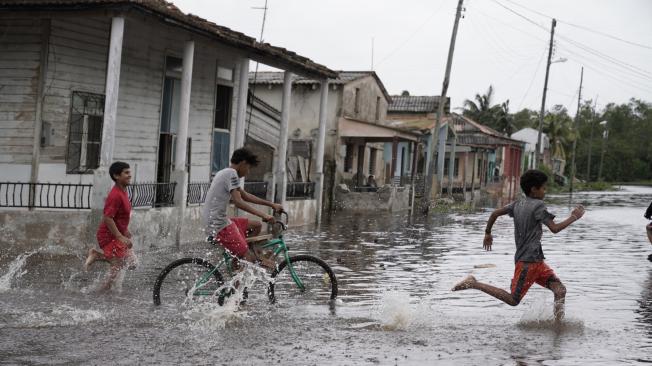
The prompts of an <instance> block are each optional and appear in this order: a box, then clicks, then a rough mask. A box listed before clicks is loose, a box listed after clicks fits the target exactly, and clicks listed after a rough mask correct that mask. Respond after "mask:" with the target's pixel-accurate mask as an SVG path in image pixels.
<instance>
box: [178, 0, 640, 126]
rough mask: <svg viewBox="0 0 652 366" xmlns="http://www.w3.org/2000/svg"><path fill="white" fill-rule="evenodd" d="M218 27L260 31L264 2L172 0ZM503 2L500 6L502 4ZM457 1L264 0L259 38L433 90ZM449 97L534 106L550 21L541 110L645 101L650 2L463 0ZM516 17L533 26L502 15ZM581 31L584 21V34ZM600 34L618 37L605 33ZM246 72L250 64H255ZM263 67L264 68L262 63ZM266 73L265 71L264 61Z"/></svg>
mask: <svg viewBox="0 0 652 366" xmlns="http://www.w3.org/2000/svg"><path fill="white" fill-rule="evenodd" d="M172 1H173V2H174V4H175V5H177V6H178V7H179V8H181V10H183V11H184V12H186V13H187V12H190V13H193V14H196V15H198V16H201V17H202V18H206V19H208V20H211V21H213V22H215V23H217V24H220V25H223V26H226V27H229V28H232V29H234V30H237V31H240V32H243V33H245V34H247V35H249V36H252V37H256V38H258V37H259V36H260V28H261V23H262V18H263V12H262V10H257V9H253V8H254V7H261V6H263V5H264V3H265V0H172ZM501 5H502V6H501ZM456 6H457V0H402V1H390V0H321V1H317V0H269V1H268V7H269V10H268V12H267V21H266V24H265V31H264V36H263V38H264V41H266V42H269V43H271V44H273V45H275V46H281V47H285V48H288V49H290V50H292V51H295V52H297V53H299V54H300V55H303V56H306V57H308V58H310V59H312V60H314V61H315V62H318V63H320V64H323V65H325V66H327V67H329V68H331V69H334V70H354V71H355V70H369V69H371V54H372V52H371V45H372V39H374V70H375V71H376V72H377V73H378V75H379V76H380V78H381V80H382V81H383V83H384V85H385V87H386V88H387V90H388V91H389V93H390V94H392V95H394V94H399V93H400V92H401V91H402V90H408V91H409V92H410V94H411V95H440V94H441V84H442V80H443V77H444V71H445V67H446V57H447V54H448V45H449V42H450V38H451V32H452V27H453V21H454V18H455V9H456ZM464 6H465V8H466V10H465V11H464V13H463V14H464V18H463V19H461V21H460V28H459V33H458V37H457V44H456V48H455V54H454V59H453V68H452V73H451V83H450V87H449V90H448V95H449V96H450V97H451V101H452V106H453V107H454V108H455V107H460V106H462V104H463V102H464V100H465V99H467V98H469V99H471V98H473V96H474V95H475V94H476V93H484V92H485V91H486V90H487V88H488V86H489V85H490V84H491V85H493V86H494V89H495V99H494V102H495V103H499V102H503V101H505V100H506V99H509V100H510V109H511V110H512V111H513V112H515V111H518V110H520V109H521V108H526V107H527V108H532V109H535V110H539V109H540V107H541V95H542V90H543V81H544V74H545V64H546V56H547V48H548V42H549V37H550V33H549V30H550V23H551V19H550V18H548V17H547V16H553V17H555V18H557V20H558V24H557V28H556V30H555V39H556V50H555V53H554V56H553V60H556V59H560V58H566V59H567V60H568V61H566V62H563V63H561V62H558V63H553V64H552V66H551V69H550V80H549V91H548V101H547V102H546V106H547V107H551V106H552V105H554V104H563V105H564V106H566V107H567V108H568V109H569V111H570V112H571V114H573V115H574V114H575V110H576V108H577V106H576V104H577V90H578V87H579V79H580V68H581V66H584V67H585V69H584V88H583V91H582V99H595V97H596V96H598V106H599V107H601V106H604V105H605V104H606V103H608V102H618V103H622V102H626V101H628V100H629V99H630V98H632V97H635V98H639V99H643V100H645V101H647V102H652V1H648V0H619V1H613V0H612V1H608V0H573V1H568V0H528V1H526V0H465V4H464ZM505 7H507V8H509V9H511V10H513V11H514V12H516V13H519V14H521V15H522V16H524V17H525V18H528V19H530V20H531V21H532V22H533V23H534V24H533V23H532V22H530V21H528V20H526V19H524V18H523V17H520V16H519V15H517V14H515V13H514V12H511V11H510V10H508V9H506V8H505ZM583 28H588V30H585V29H583ZM596 32H600V33H604V34H606V35H610V36H613V37H617V38H619V39H621V40H616V39H613V38H609V37H608V36H606V35H601V34H597V33H596ZM252 68H253V66H252ZM263 69H265V68H263V66H261V70H263ZM267 69H269V68H267Z"/></svg>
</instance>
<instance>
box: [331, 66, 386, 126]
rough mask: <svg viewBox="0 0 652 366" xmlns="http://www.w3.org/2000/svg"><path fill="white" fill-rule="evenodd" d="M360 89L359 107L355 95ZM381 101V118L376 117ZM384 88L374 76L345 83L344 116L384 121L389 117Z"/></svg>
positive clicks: (343, 97)
mask: <svg viewBox="0 0 652 366" xmlns="http://www.w3.org/2000/svg"><path fill="white" fill-rule="evenodd" d="M356 89H358V100H359V101H358V108H357V110H356V103H355V99H356V98H355V95H356ZM378 98H380V99H378ZM378 103H380V107H379V112H380V113H379V116H378V117H379V118H378V119H376V105H377V104H378ZM388 103H389V101H388V100H387V99H385V95H384V94H383V91H382V89H381V88H380V86H379V85H378V82H376V79H375V78H374V77H373V76H366V77H363V78H360V79H357V80H354V81H351V82H349V83H347V84H345V85H344V93H343V95H342V116H345V117H351V118H354V119H357V120H362V121H367V122H372V123H373V122H378V121H384V120H385V119H386V118H387V105H388Z"/></svg>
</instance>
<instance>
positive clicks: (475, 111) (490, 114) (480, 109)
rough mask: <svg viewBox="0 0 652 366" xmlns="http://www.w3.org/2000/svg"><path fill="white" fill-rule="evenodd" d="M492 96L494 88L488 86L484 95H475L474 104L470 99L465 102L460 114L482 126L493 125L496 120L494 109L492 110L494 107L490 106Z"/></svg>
mask: <svg viewBox="0 0 652 366" xmlns="http://www.w3.org/2000/svg"><path fill="white" fill-rule="evenodd" d="M493 94H494V88H493V86H491V85H489V89H487V92H486V93H485V94H483V95H480V94H476V95H475V97H474V99H475V102H474V101H472V100H470V99H467V100H465V101H464V107H463V111H462V114H463V115H464V116H466V117H469V118H471V119H472V120H474V121H476V122H480V123H482V124H484V125H487V126H492V125H494V122H495V120H496V119H495V113H494V112H495V109H494V108H493V107H494V106H492V105H491V103H492V98H493ZM476 102H477V103H476Z"/></svg>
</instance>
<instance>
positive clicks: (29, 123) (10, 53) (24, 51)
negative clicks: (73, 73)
mask: <svg viewBox="0 0 652 366" xmlns="http://www.w3.org/2000/svg"><path fill="white" fill-rule="evenodd" d="M40 49H41V21H40V20H39V19H11V18H6V17H0V166H2V167H3V171H5V172H6V170H5V166H6V164H17V165H23V167H24V168H23V169H20V172H18V169H16V174H19V175H21V176H25V177H27V178H29V164H30V162H31V158H32V141H33V139H34V120H35V115H36V101H37V93H38V76H39V65H40Z"/></svg>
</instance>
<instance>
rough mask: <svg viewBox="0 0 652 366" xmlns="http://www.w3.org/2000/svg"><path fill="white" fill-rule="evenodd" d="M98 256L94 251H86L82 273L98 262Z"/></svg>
mask: <svg viewBox="0 0 652 366" xmlns="http://www.w3.org/2000/svg"><path fill="white" fill-rule="evenodd" d="M98 254H99V253H98V252H97V251H96V250H95V249H89V250H88V257H86V261H85V262H84V271H88V269H89V268H90V266H91V264H93V263H95V261H97V260H98V258H99V256H98Z"/></svg>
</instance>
